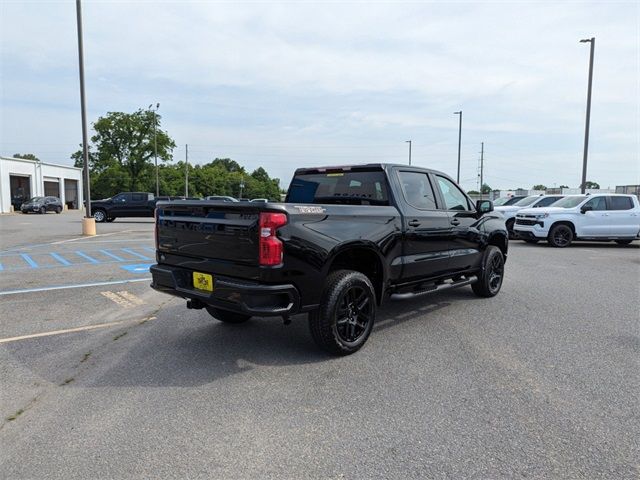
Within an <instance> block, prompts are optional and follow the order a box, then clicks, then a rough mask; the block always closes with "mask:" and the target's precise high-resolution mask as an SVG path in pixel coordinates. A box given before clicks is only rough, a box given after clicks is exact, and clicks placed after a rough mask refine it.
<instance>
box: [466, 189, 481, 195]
mask: <svg viewBox="0 0 640 480" xmlns="http://www.w3.org/2000/svg"><path fill="white" fill-rule="evenodd" d="M467 193H468V194H469V195H480V192H479V191H477V190H469V191H468V192H467Z"/></svg>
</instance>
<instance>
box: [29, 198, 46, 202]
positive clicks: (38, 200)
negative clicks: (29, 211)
mask: <svg viewBox="0 0 640 480" xmlns="http://www.w3.org/2000/svg"><path fill="white" fill-rule="evenodd" d="M43 200H44V197H33V198H31V199H29V202H41V201H43Z"/></svg>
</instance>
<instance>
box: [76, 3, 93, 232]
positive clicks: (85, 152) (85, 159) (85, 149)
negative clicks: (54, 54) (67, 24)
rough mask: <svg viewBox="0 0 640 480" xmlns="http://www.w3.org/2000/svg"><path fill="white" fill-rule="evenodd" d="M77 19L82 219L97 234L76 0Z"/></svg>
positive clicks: (84, 227) (84, 228) (79, 11)
mask: <svg viewBox="0 0 640 480" xmlns="http://www.w3.org/2000/svg"><path fill="white" fill-rule="evenodd" d="M76 21H77V23H78V63H79V71H80V112H81V117H82V166H83V169H84V203H85V217H84V219H83V220H82V234H83V235H95V234H96V223H95V220H94V219H93V218H91V187H90V184H89V182H90V178H89V144H88V139H87V137H88V135H87V108H86V99H85V95H84V49H83V46H82V5H81V4H80V0H76Z"/></svg>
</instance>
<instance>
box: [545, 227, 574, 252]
mask: <svg viewBox="0 0 640 480" xmlns="http://www.w3.org/2000/svg"><path fill="white" fill-rule="evenodd" d="M547 240H548V241H549V243H550V244H551V246H553V247H557V248H564V247H568V246H569V245H571V242H572V241H573V230H571V227H570V226H569V225H564V224H560V225H556V226H555V227H553V228H552V229H551V231H550V232H549V237H548V239H547Z"/></svg>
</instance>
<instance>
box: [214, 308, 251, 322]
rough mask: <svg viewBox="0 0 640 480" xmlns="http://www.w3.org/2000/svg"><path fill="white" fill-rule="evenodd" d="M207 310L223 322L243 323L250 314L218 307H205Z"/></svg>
mask: <svg viewBox="0 0 640 480" xmlns="http://www.w3.org/2000/svg"><path fill="white" fill-rule="evenodd" d="M207 312H209V315H211V316H212V317H213V318H215V319H216V320H220V321H221V322H224V323H244V322H246V321H247V320H249V319H250V318H251V316H250V315H243V314H241V313H236V312H230V311H229V310H222V309H220V308H214V307H207Z"/></svg>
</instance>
